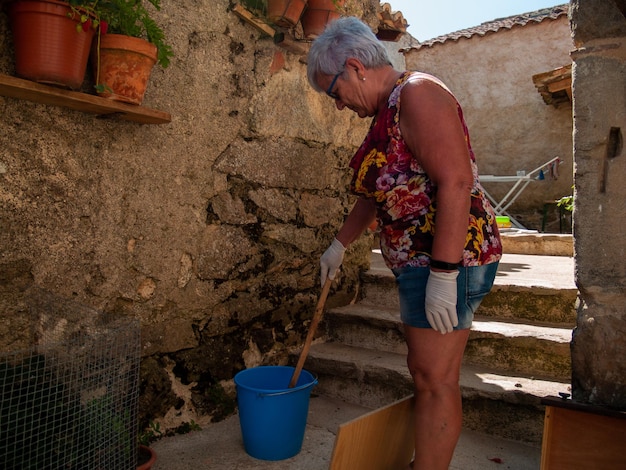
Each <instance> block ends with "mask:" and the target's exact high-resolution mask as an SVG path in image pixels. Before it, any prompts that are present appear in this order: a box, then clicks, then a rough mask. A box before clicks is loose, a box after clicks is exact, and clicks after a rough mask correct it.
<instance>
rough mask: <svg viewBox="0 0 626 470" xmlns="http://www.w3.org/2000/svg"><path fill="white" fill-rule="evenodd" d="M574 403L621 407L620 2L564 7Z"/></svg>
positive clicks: (623, 162) (624, 103) (624, 28)
mask: <svg viewBox="0 0 626 470" xmlns="http://www.w3.org/2000/svg"><path fill="white" fill-rule="evenodd" d="M572 30H573V31H574V40H575V43H576V50H575V51H574V52H573V53H572V58H573V60H574V74H573V78H574V80H573V90H574V116H575V122H574V156H575V161H576V165H575V170H576V171H575V178H574V179H575V183H576V184H575V193H574V196H575V205H574V250H575V255H576V284H577V286H578V289H579V291H580V302H579V307H578V321H577V326H576V330H575V332H574V338H573V341H572V389H573V396H574V399H576V400H578V401H581V402H585V403H592V404H596V405H608V406H611V407H616V408H618V409H621V410H624V409H626V360H625V358H626V266H625V265H624V260H625V259H626V238H625V237H624V225H625V224H626V210H625V208H624V201H625V200H626V149H625V148H624V133H625V132H626V88H625V87H624V84H625V83H626V4H624V2H615V1H605V0H578V1H574V2H572Z"/></svg>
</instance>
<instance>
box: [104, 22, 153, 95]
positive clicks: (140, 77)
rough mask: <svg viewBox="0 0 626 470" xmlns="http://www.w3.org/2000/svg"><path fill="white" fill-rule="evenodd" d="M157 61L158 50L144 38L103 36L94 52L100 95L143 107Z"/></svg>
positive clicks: (117, 35)
mask: <svg viewBox="0 0 626 470" xmlns="http://www.w3.org/2000/svg"><path fill="white" fill-rule="evenodd" d="M156 60H157V47H156V46H155V45H154V44H152V43H150V42H148V41H146V40H144V39H140V38H135V37H131V36H124V35H122V34H103V35H102V36H101V37H100V44H99V46H98V42H97V41H95V42H94V46H93V48H92V52H91V62H92V66H93V69H94V79H95V81H96V89H97V90H98V95H100V96H102V97H104V98H109V99H112V100H115V101H123V102H125V103H132V104H141V102H142V101H143V97H144V94H145V92H146V88H147V87H148V80H149V79H150V74H151V73H152V68H153V67H154V64H156Z"/></svg>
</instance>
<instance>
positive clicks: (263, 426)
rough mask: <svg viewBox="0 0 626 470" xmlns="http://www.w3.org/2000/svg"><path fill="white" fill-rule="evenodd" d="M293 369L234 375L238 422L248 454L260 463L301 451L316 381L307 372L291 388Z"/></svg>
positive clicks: (258, 369) (261, 369)
mask: <svg viewBox="0 0 626 470" xmlns="http://www.w3.org/2000/svg"><path fill="white" fill-rule="evenodd" d="M294 370H295V369H294V368H293V367H287V366H262V367H254V368H252V369H246V370H243V371H241V372H239V373H238V374H237V375H235V386H236V388H237V405H238V406H239V423H240V425H241V434H242V436H243V445H244V447H245V449H246V452H247V453H248V454H249V455H251V456H252V457H255V458H257V459H261V460H283V459H288V458H289V457H293V456H294V455H296V454H298V453H299V452H300V450H301V449H302V441H303V440H304V430H305V429H306V420H307V415H308V413H309V398H310V396H311V390H312V389H313V387H314V386H315V385H317V379H316V378H315V377H314V376H313V375H312V374H311V373H309V372H307V371H306V370H303V371H302V372H301V373H300V377H299V378H298V382H297V383H296V385H295V387H293V388H289V382H290V381H291V377H292V375H293V372H294Z"/></svg>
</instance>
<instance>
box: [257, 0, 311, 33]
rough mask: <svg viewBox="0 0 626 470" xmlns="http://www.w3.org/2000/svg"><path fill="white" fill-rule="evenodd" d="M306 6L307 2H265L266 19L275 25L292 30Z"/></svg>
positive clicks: (286, 0) (279, 0) (300, 0)
mask: <svg viewBox="0 0 626 470" xmlns="http://www.w3.org/2000/svg"><path fill="white" fill-rule="evenodd" d="M306 4H307V0H267V18H268V20H269V21H270V22H272V23H274V24H275V25H278V26H284V27H286V28H293V27H294V26H295V25H296V24H298V21H300V17H301V16H302V12H303V11H304V9H305V7H306Z"/></svg>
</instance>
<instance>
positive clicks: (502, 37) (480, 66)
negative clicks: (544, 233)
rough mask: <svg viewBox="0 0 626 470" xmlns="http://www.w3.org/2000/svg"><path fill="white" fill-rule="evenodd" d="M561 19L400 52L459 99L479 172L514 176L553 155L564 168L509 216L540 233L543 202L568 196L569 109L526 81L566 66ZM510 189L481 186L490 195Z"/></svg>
mask: <svg viewBox="0 0 626 470" xmlns="http://www.w3.org/2000/svg"><path fill="white" fill-rule="evenodd" d="M572 48H573V43H572V40H571V33H570V29H569V22H568V19H567V17H566V16H560V17H559V18H557V19H556V20H551V19H545V20H544V21H542V22H541V23H528V24H526V25H525V26H519V25H518V26H514V27H512V28H511V29H500V30H499V31H497V32H495V33H494V32H490V33H487V34H486V35H485V36H479V35H474V36H472V37H471V38H469V39H467V38H461V39H459V40H457V41H453V40H448V41H446V42H444V43H436V44H434V45H432V46H430V47H428V46H424V47H420V48H413V49H410V50H408V51H407V52H406V54H405V55H406V61H407V67H409V68H411V69H416V70H421V71H424V72H428V73H431V74H433V75H435V76H437V77H439V78H441V79H442V80H443V81H444V82H445V83H446V84H447V85H448V87H449V88H450V90H451V91H452V92H453V93H454V94H455V95H456V97H457V98H458V100H459V101H460V103H461V105H462V107H463V111H464V114H465V118H466V120H467V122H468V126H469V130H470V135H471V139H472V146H473V148H474V150H475V153H476V157H477V160H478V165H479V171H480V173H481V174H492V175H507V176H510V175H516V174H517V171H520V170H523V171H530V170H533V169H535V168H536V167H539V166H541V165H542V164H543V163H544V162H546V161H548V160H550V159H551V158H552V157H555V156H559V157H561V159H562V160H563V164H562V165H561V166H560V168H559V178H558V179H557V180H556V181H553V180H550V178H546V179H545V180H543V181H537V182H536V183H532V184H531V185H530V186H529V187H528V188H527V189H526V190H525V191H524V192H523V193H522V196H520V198H519V199H518V200H517V201H516V202H515V203H514V204H513V205H512V206H511V210H510V212H511V213H512V215H514V216H516V217H517V218H518V219H519V220H520V221H522V222H524V224H525V225H526V226H527V227H529V228H535V229H539V228H540V225H541V215H542V209H543V205H544V203H545V202H546V201H550V200H554V199H558V198H560V197H562V196H566V195H570V194H571V193H572V190H571V187H572V171H573V170H572V106H571V104H564V105H561V106H560V107H559V108H558V109H555V108H554V107H553V106H549V105H546V104H545V103H544V101H543V99H542V97H541V95H540V94H539V93H538V92H537V89H536V87H535V85H534V83H533V80H532V76H533V75H535V74H538V73H542V72H547V71H549V70H553V69H556V68H559V67H562V66H564V65H567V64H570V63H571V58H570V57H569V53H570V51H571V50H572ZM510 187H511V185H510V184H508V183H485V188H486V189H487V190H488V191H489V192H490V193H491V194H493V195H494V197H496V198H500V197H502V196H503V195H504V194H505V193H506V191H508V189H509V188H510Z"/></svg>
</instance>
